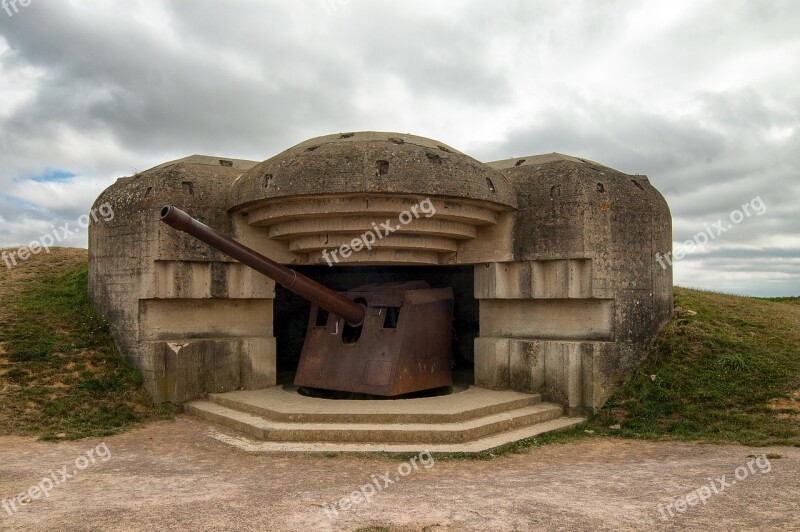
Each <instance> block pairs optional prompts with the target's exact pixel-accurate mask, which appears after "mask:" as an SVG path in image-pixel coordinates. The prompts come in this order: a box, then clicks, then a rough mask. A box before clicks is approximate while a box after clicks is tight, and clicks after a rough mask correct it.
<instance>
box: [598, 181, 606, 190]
mask: <svg viewBox="0 0 800 532" xmlns="http://www.w3.org/2000/svg"><path fill="white" fill-rule="evenodd" d="M597 191H598V192H605V191H606V188H605V187H604V186H603V183H597Z"/></svg>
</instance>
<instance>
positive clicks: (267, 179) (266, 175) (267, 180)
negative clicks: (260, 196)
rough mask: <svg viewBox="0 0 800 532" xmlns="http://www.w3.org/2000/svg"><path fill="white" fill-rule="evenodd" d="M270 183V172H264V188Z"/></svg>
mask: <svg viewBox="0 0 800 532" xmlns="http://www.w3.org/2000/svg"><path fill="white" fill-rule="evenodd" d="M270 185H272V174H264V188H267V187H268V186H270Z"/></svg>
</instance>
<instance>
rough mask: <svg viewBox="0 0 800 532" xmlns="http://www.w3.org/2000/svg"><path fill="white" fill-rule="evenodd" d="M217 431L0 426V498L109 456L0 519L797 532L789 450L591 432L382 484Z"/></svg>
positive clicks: (186, 422) (796, 489)
mask: <svg viewBox="0 0 800 532" xmlns="http://www.w3.org/2000/svg"><path fill="white" fill-rule="evenodd" d="M216 430H217V427H214V426H212V425H209V424H206V423H204V422H201V421H198V420H195V419H193V418H189V417H186V416H179V417H178V418H177V419H176V420H175V421H174V422H160V423H156V424H153V425H150V426H148V427H145V428H142V429H139V430H135V431H132V432H129V433H127V434H123V435H120V436H114V437H109V438H107V439H105V440H82V441H77V442H64V443H58V444H54V443H45V442H38V441H35V440H31V439H24V438H17V437H0V499H2V498H12V497H13V496H14V495H15V494H18V493H20V492H22V491H25V490H27V489H28V488H30V487H31V486H33V485H35V484H37V483H39V481H40V480H41V479H42V478H43V477H46V476H49V475H50V473H51V471H54V472H58V471H60V470H61V469H62V466H64V465H66V466H68V469H67V472H73V471H74V470H75V463H76V462H75V461H76V459H77V458H78V457H80V456H82V455H83V456H86V455H85V453H86V451H87V450H88V449H90V448H94V447H95V446H97V445H98V444H100V443H102V442H104V443H105V444H106V445H107V447H108V449H109V450H110V453H111V457H110V459H108V460H107V461H105V462H103V461H102V460H101V459H99V458H98V459H96V460H95V463H94V464H92V463H89V465H88V467H86V468H85V469H84V470H83V471H80V472H78V474H77V475H76V476H75V477H74V478H72V479H69V480H66V481H64V482H62V483H61V484H59V485H57V486H55V487H54V488H53V489H52V491H51V492H50V495H49V497H47V498H44V497H40V498H39V499H37V500H34V501H32V502H30V503H28V504H27V505H25V506H23V507H19V509H18V511H17V512H12V515H9V513H8V512H7V511H3V510H2V508H0V529H9V530H12V529H13V530H45V529H51V530H52V529H56V530H58V529H60V530H163V529H194V530H303V531H308V530H357V529H359V528H365V527H370V526H383V527H388V528H390V529H391V530H403V531H405V530H429V531H447V530H476V531H477V530H482V531H483V530H620V529H623V530H640V529H641V530H643V529H652V528H656V529H672V528H676V529H677V528H689V529H715V530H734V529H736V530H800V502H799V501H800V448H779V447H773V448H766V449H765V448H748V447H744V446H738V445H704V444H692V443H675V442H635V441H625V440H613V439H603V438H598V439H593V440H589V441H584V442H578V443H569V444H558V445H550V446H546V447H543V448H537V449H532V450H530V452H528V453H526V454H518V455H511V456H507V457H502V458H497V459H494V460H487V461H480V460H441V459H440V460H437V461H436V462H435V463H434V464H433V465H431V467H430V468H428V469H426V468H425V467H423V466H420V467H419V469H418V470H412V472H411V473H409V474H408V476H406V477H405V478H401V479H400V480H399V481H397V482H394V483H393V484H392V485H389V486H388V487H385V488H384V487H383V481H381V480H380V478H379V477H381V476H382V475H383V474H384V473H385V472H390V473H391V475H390V478H391V479H394V478H395V477H397V476H398V474H397V471H398V466H400V465H401V464H402V463H403V460H400V459H393V458H384V457H355V456H337V457H324V456H287V455H269V454H248V453H246V452H244V451H241V450H239V449H237V448H234V447H230V446H228V445H226V444H224V443H221V442H220V441H218V440H216V439H214V438H212V437H211V435H212V434H213V433H214V431H216ZM766 452H769V453H775V454H776V455H780V456H781V457H780V458H777V457H773V458H772V459H770V460H769V466H770V471H769V472H768V473H761V472H760V470H759V469H758V466H755V465H754V472H753V473H750V472H748V473H747V477H746V478H744V479H742V480H740V481H737V483H736V484H733V485H731V486H729V487H727V488H725V489H724V490H723V491H722V492H721V493H718V494H713V495H711V496H710V498H708V500H707V501H706V504H705V505H703V504H697V505H695V506H690V507H688V508H687V509H686V510H685V511H684V512H683V513H679V512H677V510H674V513H675V514H676V516H675V517H674V518H671V519H669V520H664V519H662V517H661V514H660V513H659V510H658V505H659V504H663V505H666V504H669V503H674V501H675V500H676V499H678V498H681V497H684V496H686V495H687V494H688V493H689V492H691V491H693V490H695V489H697V488H700V487H702V486H708V485H709V482H710V481H709V479H710V478H712V479H718V478H720V477H722V475H726V481H727V482H730V481H731V480H734V479H735V478H736V477H735V470H736V468H737V467H739V466H743V465H745V466H746V464H747V462H748V461H749V460H751V459H749V458H748V455H760V454H762V453H766ZM96 456H98V454H97V453H96ZM761 463H762V464H764V465H766V462H763V461H762V462H761ZM429 465H430V464H429ZM764 470H766V467H764ZM740 473H741V471H740ZM54 475H55V478H57V479H59V480H60V476H61V475H60V473H54ZM373 480H376V481H378V483H379V485H380V486H381V488H382V489H381V490H377V489H376V494H375V495H374V496H373V497H372V498H371V502H369V503H367V502H361V503H359V504H355V505H354V506H353V507H352V508H350V509H348V510H342V509H337V510H338V515H333V512H332V511H330V510H329V513H331V514H332V518H328V517H327V516H326V513H325V511H324V505H329V504H331V503H332V502H333V501H335V500H338V499H341V498H342V497H347V496H348V495H349V494H350V493H352V492H353V491H354V490H358V489H359V488H360V487H361V486H363V485H365V484H369V483H371V482H372V481H373ZM373 485H374V484H373ZM715 485H716V486H719V483H718V482H716V481H715ZM45 486H46V484H45ZM366 491H369V490H366Z"/></svg>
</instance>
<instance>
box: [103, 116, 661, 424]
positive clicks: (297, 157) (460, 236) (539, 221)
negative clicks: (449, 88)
mask: <svg viewBox="0 0 800 532" xmlns="http://www.w3.org/2000/svg"><path fill="white" fill-rule="evenodd" d="M106 202H107V203H109V204H111V206H112V207H113V209H114V213H115V216H114V218H113V219H112V220H111V221H108V222H104V221H100V222H97V223H94V224H92V226H91V227H90V233H89V275H90V279H89V281H90V282H89V290H90V296H91V298H92V301H93V302H94V304H95V306H96V307H97V308H98V310H99V311H100V312H101V313H103V314H104V315H105V316H106V317H107V318H108V320H109V323H110V326H111V331H112V334H113V336H114V338H115V340H116V342H117V344H118V346H119V348H120V349H121V351H122V352H123V353H124V354H125V356H126V357H127V358H128V359H129V360H130V361H131V363H132V364H133V365H134V366H135V367H136V368H137V369H138V370H139V371H141V373H142V375H143V377H144V383H145V386H146V388H147V390H148V391H149V392H150V393H151V394H152V395H153V397H154V398H155V399H156V400H157V401H162V402H172V403H175V404H183V403H185V402H187V401H191V400H193V399H197V398H203V397H206V395H207V394H209V393H223V392H230V391H234V390H256V389H264V388H269V387H272V386H275V385H276V382H277V376H278V373H279V372H281V371H291V369H292V366H291V360H290V359H292V357H293V356H294V355H292V354H291V353H289V354H287V353H284V352H282V350H284V348H281V349H279V348H278V346H279V345H280V346H291V345H294V344H296V343H297V342H296V339H295V338H294V337H293V336H292V335H294V336H297V335H298V334H302V333H303V332H304V331H303V330H302V323H303V322H304V321H305V320H306V319H307V316H305V315H302V310H303V307H302V305H300V304H299V303H297V302H292V301H291V300H289V299H285V298H283V294H282V292H281V290H282V287H280V286H279V287H278V288H277V291H276V286H275V283H274V282H273V281H271V280H269V279H267V278H265V277H263V276H261V275H260V274H257V273H255V272H253V271H251V270H249V269H247V268H246V267H244V266H242V265H240V264H238V263H235V262H233V261H232V260H231V259H229V258H227V257H226V256H224V255H222V254H220V253H219V252H217V251H215V250H214V249H212V248H210V247H208V246H206V245H204V244H202V243H200V242H198V241H195V240H194V239H192V238H191V237H189V236H188V235H185V234H182V233H179V232H176V231H174V230H172V229H171V228H170V227H167V226H166V225H165V224H162V223H160V222H159V210H160V208H161V207H162V206H163V205H165V204H174V205H176V206H177V207H179V208H181V209H183V210H185V211H186V212H188V213H189V214H191V215H192V216H194V217H195V218H198V219H199V220H201V221H202V222H203V223H205V224H207V225H209V226H210V227H212V228H215V229H217V230H219V231H222V232H224V233H225V234H227V235H230V236H231V237H233V238H235V239H237V240H239V241H241V242H242V243H243V244H245V245H247V246H250V247H252V248H254V249H256V250H257V251H259V252H260V253H262V254H264V255H267V256H268V257H270V258H272V259H273V260H275V261H277V262H280V263H282V264H285V265H288V266H290V267H294V268H298V269H300V270H302V271H303V272H304V273H306V275H309V276H311V277H314V276H315V273H318V274H319V275H318V277H325V276H327V277H331V276H336V275H337V274H341V276H342V278H347V279H348V280H354V281H357V280H358V279H360V277H362V276H366V275H368V274H366V273H364V272H366V271H370V272H373V271H374V272H380V275H381V276H383V277H382V279H389V280H406V279H408V278H409V276H412V277H411V278H415V277H413V276H417V277H416V278H421V279H423V280H425V278H426V276H431V277H435V278H436V279H437V282H439V283H440V284H441V283H446V281H447V279H448V275H449V274H450V273H451V272H452V277H453V279H456V278H458V279H459V281H458V282H455V281H454V282H453V288H454V291H455V292H456V307H457V308H456V312H455V314H456V315H457V316H458V317H459V318H458V319H457V321H458V325H457V326H454V331H455V333H454V334H455V335H456V336H457V338H456V341H455V342H454V346H456V349H459V346H462V347H461V348H460V349H461V350H462V351H463V353H462V354H463V356H461V357H460V360H461V362H460V363H461V364H462V365H464V366H472V367H474V383H472V384H474V385H475V386H477V387H480V388H488V389H496V390H515V391H518V392H526V393H531V394H541V396H542V397H543V398H544V399H545V400H547V401H550V402H552V403H556V404H559V405H561V406H563V407H564V409H565V411H566V412H567V413H568V414H575V415H577V414H582V413H587V412H591V411H595V410H597V409H598V408H600V407H601V406H602V405H603V403H604V401H605V400H606V399H607V398H608V396H609V395H610V394H611V393H612V392H613V391H614V390H615V389H616V388H618V387H619V386H620V385H621V384H622V383H623V382H624V381H625V379H626V377H627V376H628V375H629V374H630V372H631V370H632V369H633V368H634V367H635V366H636V365H637V364H638V363H640V362H641V361H642V360H643V358H644V357H645V356H646V354H647V352H648V349H649V347H650V346H651V345H652V342H653V341H654V339H655V338H656V336H657V334H658V332H659V329H660V328H661V327H662V326H663V325H664V324H665V323H666V322H667V320H668V319H669V317H670V315H671V309H672V270H671V268H666V269H664V268H662V266H661V265H659V263H658V262H657V261H656V260H655V256H656V253H661V254H666V253H667V252H669V251H670V250H671V241H672V237H671V232H672V230H671V217H670V212H669V208H668V207H667V204H666V202H665V201H664V198H663V197H662V196H661V194H660V193H659V192H658V191H657V190H656V189H655V188H654V187H653V186H652V185H651V184H650V182H649V180H648V179H647V177H645V176H641V175H629V174H625V173H622V172H619V171H617V170H614V169H611V168H608V167H606V166H603V165H600V164H598V163H595V162H592V161H589V160H585V159H580V158H576V157H571V156H568V155H561V154H557V153H552V154H546V155H535V156H533V155H532V156H525V157H518V158H514V159H509V160H505V161H496V162H490V163H483V162H480V161H477V160H475V159H473V158H471V157H469V156H468V155H466V154H463V153H461V152H459V151H458V150H456V149H454V148H452V147H450V146H448V145H446V144H444V143H441V142H438V141H434V140H431V139H426V138H422V137H417V136H413V135H405V134H399V133H378V132H356V133H342V134H334V135H328V136H324V137H319V138H314V139H310V140H307V141H305V142H302V143H300V144H298V145H296V146H294V147H292V148H289V149H288V150H286V151H284V152H281V153H279V154H277V155H275V156H274V157H271V158H269V159H267V160H266V161H263V162H260V163H259V162H255V161H243V160H235V159H227V158H223V157H210V156H201V155H194V156H191V157H187V158H185V159H180V160H177V161H172V162H168V163H164V164H162V165H160V166H157V167H155V168H152V169H150V170H147V171H145V172H142V173H139V174H136V175H134V176H131V177H124V178H120V179H118V180H117V182H116V183H114V184H113V185H111V186H110V187H109V188H108V189H106V190H105V191H104V192H103V193H102V194H101V195H100V197H99V198H98V199H97V203H96V205H100V204H103V203H106ZM386 222H389V223H388V224H387V225H386V228H384V227H383V226H382V225H381V224H384V223H386ZM391 227H395V229H394V230H391V231H390V230H388V228H391ZM368 233H371V234H372V236H371V237H365V235H367V234H368ZM370 241H371V242H370ZM358 242H361V243H362V244H364V243H366V242H370V245H369V246H364V245H361V246H360V250H356V247H357V246H356V245H355V244H357V243H358ZM332 257H333V258H334V259H335V260H332ZM329 264H330V266H329ZM411 266H413V268H409V267H411ZM465 271H466V272H467V273H468V274H469V275H467V276H466V277H465V275H464V273H465ZM442 279H444V281H442ZM372 281H374V279H370V282H372ZM356 284H366V283H356ZM356 284H354V285H353V287H354V286H356ZM468 292H471V293H468ZM459 302H461V303H459ZM459 305H461V307H462V308H461V312H460V313H459V308H458V307H459ZM298 309H300V310H298ZM292 313H294V314H297V313H299V314H300V315H298V316H297V317H296V318H292V319H293V320H294V321H292V322H291V324H294V325H291V324H290V325H291V326H288V325H285V323H286V322H281V323H282V325H281V326H280V327H276V326H275V324H276V323H277V321H276V318H279V317H280V318H281V319H283V318H285V317H286V315H288V314H292ZM297 324H299V325H297ZM464 346H466V347H464ZM285 350H289V351H290V350H291V348H289V347H286V348H285ZM456 358H457V359H459V357H458V356H457V357H456ZM284 359H286V360H290V362H288V363H284V362H282V361H283V360H284ZM281 364H284V366H283V367H281Z"/></svg>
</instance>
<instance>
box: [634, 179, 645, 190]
mask: <svg viewBox="0 0 800 532" xmlns="http://www.w3.org/2000/svg"><path fill="white" fill-rule="evenodd" d="M631 183H633V184H634V185H636V188H638V189H639V190H644V187H643V186H642V185H640V184H639V182H638V181H636V180H635V179H631Z"/></svg>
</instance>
